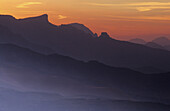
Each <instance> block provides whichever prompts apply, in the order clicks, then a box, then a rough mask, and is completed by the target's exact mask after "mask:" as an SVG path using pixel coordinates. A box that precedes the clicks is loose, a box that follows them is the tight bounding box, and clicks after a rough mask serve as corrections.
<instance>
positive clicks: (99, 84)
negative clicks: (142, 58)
mask: <svg viewBox="0 0 170 111" xmlns="http://www.w3.org/2000/svg"><path fill="white" fill-rule="evenodd" d="M0 63H1V64H0V98H1V99H0V103H1V104H0V110H2V111H23V110H24V111H34V110H35V111H56V110H59V111H66V110H67V111H87V110H90V111H105V110H107V111H113V110H115V111H136V110H138V111H168V110H169V109H170V106H169V104H170V95H169V94H170V89H169V85H170V73H164V74H143V73H139V72H136V71H133V70H130V69H126V68H115V67H110V66H107V65H104V64H101V63H99V62H96V61H90V62H82V61H78V60H75V59H72V58H70V57H67V56H61V55H58V54H53V55H43V54H40V53H37V52H34V51H31V50H29V49H26V48H22V47H18V46H16V45H12V44H0ZM9 106H10V107H9Z"/></svg>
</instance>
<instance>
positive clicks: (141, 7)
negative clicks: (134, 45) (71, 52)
mask: <svg viewBox="0 0 170 111" xmlns="http://www.w3.org/2000/svg"><path fill="white" fill-rule="evenodd" d="M44 13H47V14H48V15H49V20H50V21H51V22H52V23H54V24H57V25H59V24H67V23H73V22H78V23H82V24H85V25H86V26H88V27H89V28H90V29H92V31H93V32H97V33H100V32H102V31H107V32H108V33H109V34H110V35H111V36H112V37H115V38H118V39H126V40H127V39H130V38H144V39H146V40H150V39H152V38H155V37H158V36H169V37H170V0H0V14H9V15H13V16H15V17H16V18H25V17H30V16H38V15H41V14H44Z"/></svg>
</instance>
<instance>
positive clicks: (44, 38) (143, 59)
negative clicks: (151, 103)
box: [0, 14, 170, 71]
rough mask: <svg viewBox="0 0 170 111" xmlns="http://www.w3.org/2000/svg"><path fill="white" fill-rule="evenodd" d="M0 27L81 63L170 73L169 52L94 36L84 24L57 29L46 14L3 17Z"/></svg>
mask: <svg viewBox="0 0 170 111" xmlns="http://www.w3.org/2000/svg"><path fill="white" fill-rule="evenodd" d="M0 24H1V25H3V26H5V27H8V28H9V29H10V30H11V31H12V32H15V33H17V34H19V35H21V36H22V37H23V38H24V39H26V40H27V41H29V42H31V43H33V44H36V45H40V46H44V47H49V48H50V49H52V50H54V51H55V52H56V53H59V54H61V55H65V56H70V57H73V58H76V59H79V60H83V61H90V60H96V61H99V62H101V63H104V64H107V65H110V66H114V67H126V68H131V69H138V68H141V67H154V68H155V69H160V70H163V71H170V69H169V67H170V52H169V51H165V50H160V49H156V48H149V47H147V46H143V45H139V44H134V43H130V42H126V41H119V40H115V39H113V38H111V37H110V36H109V35H108V34H107V33H101V35H100V36H99V37H97V36H96V37H94V36H92V34H90V33H91V31H89V30H88V29H87V30H88V31H85V30H84V28H85V27H84V26H82V25H78V26H80V27H81V28H80V27H77V26H76V27H75V26H73V25H69V24H68V25H60V26H56V25H53V24H51V23H50V22H49V21H48V15H46V14H45V15H41V16H38V17H31V18H25V19H15V18H14V17H12V16H9V15H1V16H0ZM82 27H83V29H82ZM85 29H86V28H85ZM87 32H90V33H87Z"/></svg>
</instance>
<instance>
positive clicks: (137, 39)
mask: <svg viewBox="0 0 170 111" xmlns="http://www.w3.org/2000/svg"><path fill="white" fill-rule="evenodd" d="M129 42H132V43H136V44H146V43H147V42H146V41H145V40H143V39H139V38H136V39H131V40H129Z"/></svg>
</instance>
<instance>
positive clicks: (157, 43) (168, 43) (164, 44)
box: [129, 37, 170, 51]
mask: <svg viewBox="0 0 170 111" xmlns="http://www.w3.org/2000/svg"><path fill="white" fill-rule="evenodd" d="M129 42H132V43H136V44H142V45H146V46H148V47H152V48H157V49H163V50H168V51H170V40H169V39H168V38H167V37H158V38H156V39H154V40H152V41H150V42H146V41H145V40H143V39H138V38H136V39H131V40H129Z"/></svg>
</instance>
